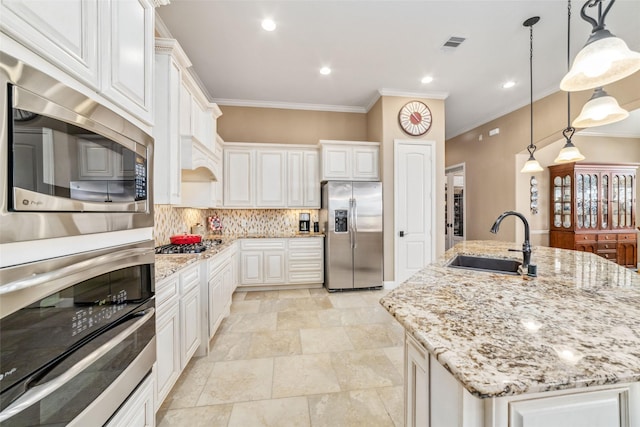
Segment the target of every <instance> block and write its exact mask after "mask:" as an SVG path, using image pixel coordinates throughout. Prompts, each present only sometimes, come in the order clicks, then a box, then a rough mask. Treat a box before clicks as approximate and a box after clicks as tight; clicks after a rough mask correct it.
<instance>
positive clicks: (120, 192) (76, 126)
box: [0, 52, 153, 243]
mask: <svg viewBox="0 0 640 427" xmlns="http://www.w3.org/2000/svg"><path fill="white" fill-rule="evenodd" d="M152 151H153V139H152V138H151V137H150V136H149V135H147V134H146V133H145V132H143V131H142V130H141V129H140V128H138V127H136V126H135V125H133V124H132V123H130V122H128V121H127V120H125V119H124V118H123V117H121V116H119V115H117V114H116V113H115V112H113V111H111V110H109V109H107V108H106V107H104V106H102V105H100V104H98V103H97V102H95V101H93V100H91V99H90V98H88V97H86V96H84V95H83V94H81V93H79V92H77V91H75V90H74V89H71V88H70V87H67V86H65V85H64V84H62V83H60V82H58V81H56V80H54V79H52V78H51V77H49V76H47V75H45V74H43V73H42V72H40V71H38V70H37V69H35V68H33V67H30V66H28V65H27V64H24V63H22V62H20V61H18V60H16V59H15V58H13V57H11V56H9V55H7V54H6V53H4V52H0V163H1V164H2V165H4V167H3V168H2V169H1V172H0V192H1V194H2V197H1V200H0V203H1V206H0V243H13V242H18V241H31V240H36V239H44V238H53V237H66V236H74V235H82V234H91V233H99V232H107V231H117V230H128V229H132V228H144V227H152V226H153V200H152V197H151V194H152V191H151V179H152V170H151V169H152V167H151V166H152V164H153V161H152Z"/></svg>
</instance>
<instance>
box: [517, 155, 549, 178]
mask: <svg viewBox="0 0 640 427" xmlns="http://www.w3.org/2000/svg"><path fill="white" fill-rule="evenodd" d="M543 170H544V169H543V168H542V166H540V163H538V161H537V160H536V158H535V157H533V154H532V155H530V156H529V160H527V163H525V164H524V166H523V167H522V169H521V170H520V172H522V173H534V172H542V171H543Z"/></svg>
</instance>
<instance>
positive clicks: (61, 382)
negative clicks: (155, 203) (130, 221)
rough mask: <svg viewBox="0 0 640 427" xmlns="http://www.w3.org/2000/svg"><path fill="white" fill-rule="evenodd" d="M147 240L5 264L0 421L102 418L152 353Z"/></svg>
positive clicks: (79, 422)
mask: <svg viewBox="0 0 640 427" xmlns="http://www.w3.org/2000/svg"><path fill="white" fill-rule="evenodd" d="M154 257H155V255H154V250H153V241H148V242H141V243H137V244H131V245H125V246H121V247H117V248H115V249H114V248H110V249H104V250H99V251H91V252H84V253H82V254H76V255H71V256H65V257H60V258H54V259H49V260H44V261H39V262H34V263H29V264H23V265H20V266H15V267H9V268H5V269H3V270H2V275H1V276H0V277H1V282H0V348H2V352H1V353H0V368H1V369H0V424H1V425H2V426H27V425H28V426H36V425H56V426H57V425H75V426H88V425H103V424H104V423H106V422H107V421H108V420H109V419H110V418H111V417H112V416H113V414H114V413H116V411H117V410H118V408H119V407H120V406H121V405H122V404H123V403H124V402H125V401H126V400H127V398H128V397H129V396H130V395H131V394H132V393H133V392H134V390H135V389H136V387H137V386H138V385H139V384H141V383H142V382H143V381H144V380H145V378H146V377H147V376H148V375H150V373H151V368H152V366H153V363H154V362H155V360H156V348H155V347H156V343H155V297H154V268H153V266H154V264H153V263H154Z"/></svg>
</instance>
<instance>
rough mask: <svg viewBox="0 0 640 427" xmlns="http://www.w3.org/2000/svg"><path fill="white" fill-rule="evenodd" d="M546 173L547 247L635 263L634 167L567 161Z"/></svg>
mask: <svg viewBox="0 0 640 427" xmlns="http://www.w3.org/2000/svg"><path fill="white" fill-rule="evenodd" d="M549 171H550V176H549V178H550V184H551V186H550V187H551V188H550V196H551V197H550V199H551V203H550V217H549V222H550V224H549V228H550V233H549V245H550V246H552V247H557V248H565V249H574V250H579V251H586V252H593V253H596V254H598V255H600V256H602V257H604V258H607V259H609V260H611V261H614V262H617V263H618V264H621V265H625V266H628V267H635V266H636V265H637V262H638V261H637V243H636V240H637V238H636V234H637V233H636V232H637V230H636V215H635V210H636V197H635V196H636V185H637V184H636V166H635V165H625V164H598V163H588V164H587V163H569V164H564V165H555V166H550V167H549Z"/></svg>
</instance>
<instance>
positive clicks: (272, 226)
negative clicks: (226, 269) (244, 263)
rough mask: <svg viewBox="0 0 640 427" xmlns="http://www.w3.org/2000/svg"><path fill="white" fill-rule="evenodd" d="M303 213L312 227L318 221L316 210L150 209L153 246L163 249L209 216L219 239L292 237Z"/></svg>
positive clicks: (166, 206) (161, 206)
mask: <svg viewBox="0 0 640 427" xmlns="http://www.w3.org/2000/svg"><path fill="white" fill-rule="evenodd" d="M303 212H304V213H307V212H308V213H310V214H311V222H312V225H313V222H314V221H317V220H318V210H317V209H194V208H177V207H174V206H171V205H154V217H155V229H154V238H155V244H156V246H160V245H164V244H167V243H169V237H171V236H173V235H175V234H181V233H190V232H191V226H193V225H195V224H206V223H207V217H208V216H213V215H217V216H219V217H220V219H221V220H222V226H223V230H222V235H223V236H224V235H234V236H235V235H241V234H265V235H266V234H278V233H281V234H287V233H295V232H297V231H298V220H299V217H300V213H303Z"/></svg>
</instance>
